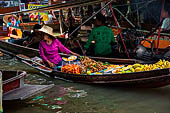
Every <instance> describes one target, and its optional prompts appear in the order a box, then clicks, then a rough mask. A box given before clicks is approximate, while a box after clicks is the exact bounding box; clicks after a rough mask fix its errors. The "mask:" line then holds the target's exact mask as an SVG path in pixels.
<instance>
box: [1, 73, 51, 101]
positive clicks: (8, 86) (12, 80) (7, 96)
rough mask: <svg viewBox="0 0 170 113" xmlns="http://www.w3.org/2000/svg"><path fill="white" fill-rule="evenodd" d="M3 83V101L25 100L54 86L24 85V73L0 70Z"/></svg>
mask: <svg viewBox="0 0 170 113" xmlns="http://www.w3.org/2000/svg"><path fill="white" fill-rule="evenodd" d="M0 72H1V73H2V81H3V88H2V89H3V100H16V99H20V100H23V99H26V98H28V97H30V96H33V95H36V94H37V93H41V92H43V91H46V90H48V89H50V88H52V87H53V86H54V85H53V84H51V85H28V84H24V78H25V76H26V74H27V73H26V72H25V71H11V70H0Z"/></svg>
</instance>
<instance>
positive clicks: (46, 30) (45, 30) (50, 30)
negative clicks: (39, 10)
mask: <svg viewBox="0 0 170 113" xmlns="http://www.w3.org/2000/svg"><path fill="white" fill-rule="evenodd" d="M38 31H41V32H43V33H46V34H49V35H51V36H53V37H55V36H54V33H53V28H51V27H49V26H46V25H43V27H42V28H41V29H39V30H38Z"/></svg>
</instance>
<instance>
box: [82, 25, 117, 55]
mask: <svg viewBox="0 0 170 113" xmlns="http://www.w3.org/2000/svg"><path fill="white" fill-rule="evenodd" d="M91 41H95V55H101V56H102V55H108V54H111V53H112V47H111V42H115V38H114V34H113V31H112V29H110V28H108V27H106V26H100V27H96V28H94V29H93V30H92V31H91V33H90V36H89V38H88V41H87V42H86V44H85V45H84V48H85V49H86V50H87V49H88V48H89V47H90V45H91Z"/></svg>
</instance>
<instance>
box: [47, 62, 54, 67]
mask: <svg viewBox="0 0 170 113" xmlns="http://www.w3.org/2000/svg"><path fill="white" fill-rule="evenodd" d="M47 63H48V65H49V66H50V67H51V68H54V67H55V64H54V63H52V62H50V61H49V60H48V61H47Z"/></svg>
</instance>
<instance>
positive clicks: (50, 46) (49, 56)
mask: <svg viewBox="0 0 170 113" xmlns="http://www.w3.org/2000/svg"><path fill="white" fill-rule="evenodd" d="M39 31H41V32H42V33H43V34H42V35H43V40H42V41H41V42H40V45H39V50H40V56H41V58H42V60H43V62H44V64H45V65H47V66H48V67H51V68H53V69H56V68H57V67H58V66H61V65H62V58H61V56H60V54H59V51H60V52H62V53H65V54H72V55H75V56H80V55H79V54H77V53H74V52H72V51H70V50H69V49H67V48H66V47H64V45H63V44H61V42H60V41H59V40H58V39H56V38H55V37H54V35H53V28H51V27H49V26H46V25H44V26H43V27H42V28H41V29H40V30H39Z"/></svg>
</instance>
